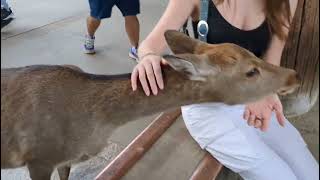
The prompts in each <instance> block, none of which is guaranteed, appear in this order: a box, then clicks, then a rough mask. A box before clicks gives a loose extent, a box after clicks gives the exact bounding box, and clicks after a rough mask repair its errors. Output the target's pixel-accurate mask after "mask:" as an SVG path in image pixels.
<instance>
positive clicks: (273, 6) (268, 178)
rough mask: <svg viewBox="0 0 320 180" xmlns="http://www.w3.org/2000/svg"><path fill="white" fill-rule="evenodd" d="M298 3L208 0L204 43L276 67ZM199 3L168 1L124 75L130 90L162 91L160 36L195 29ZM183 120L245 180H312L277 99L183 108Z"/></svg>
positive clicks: (315, 173)
mask: <svg viewBox="0 0 320 180" xmlns="http://www.w3.org/2000/svg"><path fill="white" fill-rule="evenodd" d="M297 1H298V0H209V7H208V19H207V22H208V27H209V32H208V36H207V42H208V43H212V44H218V43H226V42H228V43H235V44H237V45H239V46H242V47H243V48H246V49H248V50H250V51H251V52H252V53H254V54H255V55H256V56H258V57H260V58H262V59H263V60H265V61H266V62H268V63H271V64H274V65H277V66H279V65H280V60H281V54H282V51H283V49H284V46H285V42H286V37H287V35H288V31H289V26H290V23H291V20H292V17H293V14H294V12H295V9H296V6H297ZM200 2H201V1H200V0H171V1H170V2H169V4H168V7H167V9H166V11H165V12H164V14H163V16H162V17H161V19H160V20H159V22H158V23H157V25H156V26H155V28H154V29H153V30H152V32H151V33H150V34H149V35H148V36H147V38H146V39H145V40H144V41H143V42H142V44H141V45H140V47H139V53H138V56H139V57H140V58H139V63H138V64H137V65H136V67H135V68H134V70H133V72H132V77H131V81H132V88H133V90H136V89H137V81H138V80H139V81H140V82H141V85H142V87H143V90H144V92H145V93H146V95H147V96H149V95H151V94H153V95H157V93H158V92H159V89H163V88H165V87H164V84H163V78H162V74H161V72H162V71H161V66H160V65H161V64H162V62H164V61H165V60H163V59H162V57H161V54H162V53H163V52H164V50H165V49H166V48H167V43H166V42H165V38H164V32H165V31H166V30H168V29H172V30H178V29H180V28H181V27H182V25H183V24H184V22H185V21H186V19H187V18H188V17H189V16H192V20H193V24H194V30H195V32H197V22H198V21H199V12H200ZM154 42H157V43H154ZM182 53H183V52H182ZM186 53H187V52H186ZM182 116H183V119H184V121H185V124H186V126H187V128H188V130H189V132H190V134H191V135H192V137H193V138H194V139H195V140H196V141H197V143H198V144H199V145H200V147H201V148H203V149H205V150H207V151H208V152H209V153H210V154H211V155H212V156H214V157H215V158H216V159H217V160H218V161H219V162H220V163H222V164H223V165H224V166H225V167H227V168H229V169H231V170H232V171H234V172H236V173H239V175H240V176H241V177H242V178H244V179H245V180H274V179H277V180H278V179H279V180H318V179H319V169H318V168H319V165H318V163H317V161H316V160H315V159H314V157H313V156H312V154H311V153H310V151H309V150H308V147H307V145H306V143H305V142H304V140H303V138H302V137H301V135H300V133H299V132H298V131H297V130H296V129H295V128H294V127H293V125H291V124H290V122H289V121H288V120H287V119H285V117H284V115H283V110H282V104H281V102H280V100H279V98H278V96H277V95H270V96H269V97H266V98H264V99H261V100H259V101H257V102H252V103H249V104H243V105H235V106H229V105H226V104H222V103H206V104H196V105H190V106H184V107H182ZM253 127H255V128H253Z"/></svg>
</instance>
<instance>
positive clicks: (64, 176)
mask: <svg viewBox="0 0 320 180" xmlns="http://www.w3.org/2000/svg"><path fill="white" fill-rule="evenodd" d="M70 170H71V166H69V165H66V166H61V167H58V174H59V177H60V180H68V179H69V175H70Z"/></svg>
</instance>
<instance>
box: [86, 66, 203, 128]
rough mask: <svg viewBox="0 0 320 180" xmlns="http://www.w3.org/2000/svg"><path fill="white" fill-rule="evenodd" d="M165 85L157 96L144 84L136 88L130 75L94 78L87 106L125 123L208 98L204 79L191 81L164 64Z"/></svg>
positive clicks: (102, 114) (111, 118)
mask: <svg viewBox="0 0 320 180" xmlns="http://www.w3.org/2000/svg"><path fill="white" fill-rule="evenodd" d="M163 77H164V83H165V88H164V90H160V91H159V93H158V95H157V96H153V95H150V96H149V97H147V96H146V95H145V94H144V92H143V90H142V88H141V87H139V88H138V90H137V91H135V92H133V91H132V88H131V83H130V79H125V80H123V79H122V80H119V79H118V80H106V81H94V80H93V81H92V82H90V86H89V88H90V89H89V90H88V91H89V92H90V95H89V99H90V102H92V103H91V104H90V105H89V106H88V107H91V111H92V112H94V113H95V114H98V115H100V116H105V117H104V118H108V119H110V121H113V122H117V123H120V124H124V123H125V122H124V121H130V120H133V119H136V118H139V117H141V116H145V115H151V114H155V113H159V112H163V111H167V110H170V109H173V108H179V107H180V106H183V105H189V104H196V103H201V102H205V98H203V97H202V94H203V91H202V89H201V87H203V83H204V82H199V81H191V80H189V79H188V78H186V77H185V76H184V75H182V74H180V73H179V72H176V71H174V70H173V69H171V68H169V67H167V68H163Z"/></svg>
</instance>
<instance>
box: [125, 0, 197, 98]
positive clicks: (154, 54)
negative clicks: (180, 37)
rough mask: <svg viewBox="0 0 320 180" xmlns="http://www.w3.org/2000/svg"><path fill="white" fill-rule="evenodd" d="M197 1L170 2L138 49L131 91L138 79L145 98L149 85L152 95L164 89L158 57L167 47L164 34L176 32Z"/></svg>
mask: <svg viewBox="0 0 320 180" xmlns="http://www.w3.org/2000/svg"><path fill="white" fill-rule="evenodd" d="M197 1H199V0H170V2H169V4H168V6H167V9H166V11H165V12H164V14H163V15H162V17H161V19H160V20H159V22H158V24H157V25H156V26H155V28H154V29H153V30H152V32H151V33H150V34H149V36H148V37H147V38H146V39H145V40H144V41H143V42H142V44H141V46H140V47H139V49H138V56H139V61H140V62H139V64H138V65H137V66H136V67H135V68H134V69H133V72H132V75H131V84H132V89H133V90H136V89H137V80H138V79H139V80H140V83H141V85H142V88H143V90H144V92H145V94H146V95H147V96H149V95H150V89H149V85H150V88H151V90H152V93H153V94H154V95H156V94H158V88H160V89H163V88H164V84H163V78H162V73H161V66H160V64H161V60H162V58H161V57H160V56H159V55H160V54H162V53H163V51H164V50H165V48H166V47H167V43H166V41H165V38H164V32H165V31H166V30H168V29H171V30H178V29H179V28H180V27H181V26H182V25H183V23H184V22H185V21H186V20H187V18H188V16H190V14H191V12H192V10H193V8H194V6H195V4H196V3H195V2H197Z"/></svg>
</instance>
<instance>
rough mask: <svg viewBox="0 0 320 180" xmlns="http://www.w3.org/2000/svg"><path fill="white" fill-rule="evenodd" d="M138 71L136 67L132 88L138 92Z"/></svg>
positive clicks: (132, 78) (132, 75)
mask: <svg viewBox="0 0 320 180" xmlns="http://www.w3.org/2000/svg"><path fill="white" fill-rule="evenodd" d="M138 74H139V73H138V70H137V67H135V68H134V69H133V71H132V74H131V87H132V90H133V91H135V90H137V79H138Z"/></svg>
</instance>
